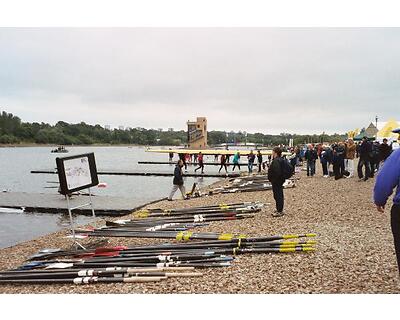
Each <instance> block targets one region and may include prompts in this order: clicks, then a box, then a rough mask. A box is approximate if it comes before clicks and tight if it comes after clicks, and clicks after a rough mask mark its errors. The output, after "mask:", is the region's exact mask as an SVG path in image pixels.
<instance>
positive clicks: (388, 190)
mask: <svg viewBox="0 0 400 320" xmlns="http://www.w3.org/2000/svg"><path fill="white" fill-rule="evenodd" d="M399 164H400V149H398V150H396V151H395V152H393V153H392V154H391V155H390V156H389V157H388V158H387V159H386V161H385V162H384V164H383V166H382V168H381V170H380V171H379V173H378V176H377V177H376V181H375V187H374V202H375V205H376V208H377V210H378V211H379V212H381V213H384V212H385V206H386V202H387V200H388V199H389V197H390V195H391V194H392V193H393V189H394V188H396V187H397V189H396V194H395V196H394V198H393V206H392V209H391V227H392V234H393V239H394V248H395V251H396V257H397V266H398V270H399V272H400V165H399Z"/></svg>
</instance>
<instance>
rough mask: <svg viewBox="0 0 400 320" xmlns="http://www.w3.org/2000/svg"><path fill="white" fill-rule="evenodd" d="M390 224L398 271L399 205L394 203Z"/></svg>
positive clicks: (399, 248) (399, 256)
mask: <svg viewBox="0 0 400 320" xmlns="http://www.w3.org/2000/svg"><path fill="white" fill-rule="evenodd" d="M390 224H391V226H392V233H393V240H394V249H395V250H396V258H397V267H398V270H399V273H400V205H399V204H394V205H393V206H392V210H391V211H390Z"/></svg>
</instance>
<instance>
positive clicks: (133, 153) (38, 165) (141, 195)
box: [0, 146, 218, 248]
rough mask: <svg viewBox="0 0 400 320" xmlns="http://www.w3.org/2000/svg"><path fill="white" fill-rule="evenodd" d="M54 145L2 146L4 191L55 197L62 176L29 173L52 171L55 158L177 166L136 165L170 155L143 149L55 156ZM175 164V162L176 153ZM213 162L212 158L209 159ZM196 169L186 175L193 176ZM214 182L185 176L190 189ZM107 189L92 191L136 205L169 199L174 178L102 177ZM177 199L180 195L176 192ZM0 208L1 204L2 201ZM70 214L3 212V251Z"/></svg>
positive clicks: (130, 166) (127, 166)
mask: <svg viewBox="0 0 400 320" xmlns="http://www.w3.org/2000/svg"><path fill="white" fill-rule="evenodd" d="M52 149H53V148H51V147H26V148H0V192H1V191H3V190H6V191H10V192H13V191H14V192H32V193H52V194H56V193H57V189H56V188H49V187H54V186H57V184H55V183H52V182H58V176H57V175H54V174H53V175H52V174H31V173H30V171H31V170H37V169H54V168H55V166H56V163H55V159H56V157H63V156H70V155H75V154H81V153H88V152H94V154H95V158H96V165H97V169H98V170H99V171H100V170H113V171H120V170H121V171H122V170H127V171H148V172H150V171H152V172H171V171H173V169H174V165H139V164H137V162H138V161H168V154H156V153H147V152H145V148H142V147H125V146H124V147H122V146H121V147H67V149H68V150H69V153H67V154H56V153H51V152H50V151H51V150H52ZM174 160H177V155H175V158H174ZM205 161H213V157H209V158H208V159H207V157H205ZM193 170H194V167H193V166H189V168H188V171H189V172H192V171H193ZM217 171H218V166H206V172H217ZM216 180H217V179H216V178H185V185H186V188H187V189H189V188H191V186H192V184H193V182H195V181H196V182H198V183H199V184H200V186H201V185H205V184H210V183H213V182H215V181H216ZM99 181H100V182H106V183H107V187H106V188H101V189H100V188H92V192H93V194H96V195H99V196H100V195H110V196H121V197H128V198H130V199H133V200H135V202H136V203H137V205H140V204H143V203H145V202H148V201H151V200H155V199H159V198H162V197H165V196H167V195H168V193H169V191H170V188H171V186H172V177H141V176H99ZM176 196H179V194H178V193H176ZM0 207H1V203H0ZM68 219H69V218H68V215H63V214H44V213H43V214H27V213H18V212H11V213H10V212H8V213H4V212H3V213H2V212H1V210H0V248H4V247H7V246H11V245H14V244H16V243H18V242H21V241H26V240H31V239H34V238H36V237H38V236H40V235H44V234H47V233H50V232H54V231H57V230H60V229H62V228H68V226H69V220H68ZM89 221H91V218H90V217H85V216H77V217H76V222H77V223H78V224H85V223H87V222H89Z"/></svg>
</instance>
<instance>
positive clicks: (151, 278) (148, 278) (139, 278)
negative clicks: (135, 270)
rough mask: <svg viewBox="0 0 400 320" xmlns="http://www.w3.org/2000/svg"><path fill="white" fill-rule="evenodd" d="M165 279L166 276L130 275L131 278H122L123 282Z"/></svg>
mask: <svg viewBox="0 0 400 320" xmlns="http://www.w3.org/2000/svg"><path fill="white" fill-rule="evenodd" d="M164 279H167V277H131V278H123V282H126V283H132V282H158V281H161V280H164Z"/></svg>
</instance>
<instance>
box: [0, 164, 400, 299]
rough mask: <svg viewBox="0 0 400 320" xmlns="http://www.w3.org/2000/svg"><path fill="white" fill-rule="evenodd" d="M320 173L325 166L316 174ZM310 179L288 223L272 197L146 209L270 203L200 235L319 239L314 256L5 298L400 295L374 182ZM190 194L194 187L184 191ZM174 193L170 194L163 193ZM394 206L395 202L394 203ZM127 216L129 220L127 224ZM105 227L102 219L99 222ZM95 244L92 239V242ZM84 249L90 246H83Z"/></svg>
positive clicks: (245, 260)
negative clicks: (287, 235) (151, 280)
mask: <svg viewBox="0 0 400 320" xmlns="http://www.w3.org/2000/svg"><path fill="white" fill-rule="evenodd" d="M318 169H320V167H318ZM317 174H318V176H316V177H313V178H310V177H307V176H306V175H305V172H304V171H302V172H301V173H300V174H299V176H300V179H299V181H297V186H296V187H295V188H292V189H286V190H285V213H286V215H285V216H284V217H280V218H273V217H272V216H271V212H273V210H274V209H275V208H274V200H273V196H272V191H262V192H248V193H237V194H223V195H214V196H210V197H202V198H197V199H192V200H190V201H183V200H177V201H174V202H168V201H162V202H159V203H157V204H153V205H151V206H149V207H151V208H155V207H160V208H164V209H167V208H173V207H176V208H182V207H188V206H201V205H212V204H218V203H233V202H242V201H261V202H264V203H267V205H266V206H265V207H264V208H263V210H262V211H261V212H260V213H257V215H256V217H255V218H253V219H245V220H237V221H222V222H212V223H211V224H210V225H209V226H207V227H203V228H199V229H196V231H199V232H200V231H210V232H231V233H236V232H237V233H244V234H247V235H254V236H261V235H276V234H285V233H311V232H313V233H317V234H318V237H317V240H318V244H317V247H316V248H317V250H316V251H315V252H312V253H287V254H258V255H257V254H253V255H243V256H238V257H237V258H236V260H235V261H234V262H233V265H232V266H231V267H227V268H216V269H203V270H200V272H203V274H204V276H203V277H200V278H172V279H167V280H165V281H162V282H158V283H150V284H135V283H133V284H119V283H118V284H94V285H86V286H76V285H72V284H71V285H69V284H68V285H30V286H27V285H2V286H0V292H1V293H398V292H400V280H399V275H398V271H397V265H396V258H395V252H394V247H393V239H392V234H391V231H390V218H389V214H390V213H389V208H390V206H388V207H387V208H386V212H385V214H381V213H379V212H377V211H376V209H375V206H374V204H373V203H372V189H373V184H374V179H370V180H369V181H367V182H358V179H357V178H350V179H341V180H338V181H335V180H334V179H333V178H323V177H321V176H320V174H321V173H320V172H317ZM187 188H189V186H187ZM168 192H169V190H166V194H167V193H168ZM390 205H391V202H390ZM129 217H130V216H129V215H128V216H125V217H124V219H125V218H127V219H129ZM100 224H104V220H102V222H100ZM66 233H67V231H66V230H64V231H60V232H57V233H53V234H50V235H46V236H43V237H40V238H38V239H35V240H33V241H29V242H25V243H21V244H18V245H16V246H13V247H9V248H5V249H2V250H0V269H1V270H6V269H9V268H15V267H17V266H18V265H20V264H21V263H23V262H24V259H25V258H27V257H28V256H30V255H31V254H33V253H36V252H37V251H38V250H40V249H43V248H58V247H64V248H67V247H69V246H70V245H71V240H70V239H66V238H65V235H66ZM90 241H93V238H92V239H90ZM166 241H167V240H156V239H133V238H110V245H136V244H150V243H156V242H157V243H159V242H166ZM82 243H83V244H85V241H83V242H82Z"/></svg>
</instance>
